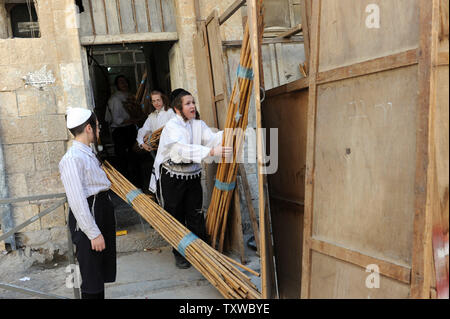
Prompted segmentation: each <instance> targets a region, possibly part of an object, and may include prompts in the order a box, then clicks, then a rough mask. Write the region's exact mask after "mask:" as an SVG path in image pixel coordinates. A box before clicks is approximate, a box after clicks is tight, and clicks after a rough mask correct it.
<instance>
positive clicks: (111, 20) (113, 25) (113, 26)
mask: <svg viewBox="0 0 450 319" xmlns="http://www.w3.org/2000/svg"><path fill="white" fill-rule="evenodd" d="M104 2H105V9H106V18H107V20H108V32H109V34H120V24H119V15H118V12H117V2H116V1H111V0H110V1H108V0H105V1H104Z"/></svg>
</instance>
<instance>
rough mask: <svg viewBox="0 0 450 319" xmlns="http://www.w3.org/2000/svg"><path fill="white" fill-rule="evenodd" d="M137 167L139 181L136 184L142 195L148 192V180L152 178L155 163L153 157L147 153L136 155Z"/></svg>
mask: <svg viewBox="0 0 450 319" xmlns="http://www.w3.org/2000/svg"><path fill="white" fill-rule="evenodd" d="M137 158H138V167H139V180H138V183H137V184H136V186H137V187H139V188H141V189H142V191H143V192H144V193H148V192H149V189H148V187H149V184H150V178H151V176H152V169H153V164H154V162H155V159H154V155H153V154H151V153H149V152H142V153H140V154H137Z"/></svg>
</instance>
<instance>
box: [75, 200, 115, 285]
mask: <svg viewBox="0 0 450 319" xmlns="http://www.w3.org/2000/svg"><path fill="white" fill-rule="evenodd" d="M94 197H95V206H94V216H95V223H96V224H97V226H98V228H99V229H100V232H101V233H102V235H103V238H104V239H105V246H106V248H105V250H103V251H101V252H97V251H94V250H92V246H91V241H90V239H89V238H88V237H87V236H86V234H85V233H83V232H82V231H81V230H80V229H78V230H76V219H75V217H74V215H73V213H72V211H71V210H70V211H69V229H70V233H71V235H72V241H73V243H74V244H75V245H76V253H75V255H76V257H77V260H78V264H79V265H80V273H81V287H80V288H81V292H82V293H85V294H99V293H101V292H102V291H103V290H104V289H105V283H107V282H114V281H115V280H116V269H117V265H116V219H115V216H114V206H113V204H112V202H111V200H110V196H109V191H106V192H101V193H99V194H97V195H95V196H91V197H89V198H88V204H89V208H90V209H91V208H92V205H93V204H94Z"/></svg>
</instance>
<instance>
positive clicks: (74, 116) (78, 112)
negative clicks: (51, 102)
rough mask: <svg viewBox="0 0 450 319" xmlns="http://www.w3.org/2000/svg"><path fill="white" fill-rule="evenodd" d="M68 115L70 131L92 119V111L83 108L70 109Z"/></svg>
mask: <svg viewBox="0 0 450 319" xmlns="http://www.w3.org/2000/svg"><path fill="white" fill-rule="evenodd" d="M66 114H67V128H68V129H69V130H70V129H72V128H74V127H77V126H80V125H81V124H83V123H84V122H86V121H87V120H88V119H89V118H90V117H91V115H92V111H91V110H88V109H83V108H81V107H69V108H67V112H66Z"/></svg>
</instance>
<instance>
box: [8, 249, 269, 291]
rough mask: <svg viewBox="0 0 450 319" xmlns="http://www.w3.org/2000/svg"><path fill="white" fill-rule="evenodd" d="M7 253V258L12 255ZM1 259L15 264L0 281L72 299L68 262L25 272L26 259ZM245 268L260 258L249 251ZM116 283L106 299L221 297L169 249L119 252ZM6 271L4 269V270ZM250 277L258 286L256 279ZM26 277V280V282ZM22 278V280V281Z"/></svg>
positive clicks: (15, 257)
mask: <svg viewBox="0 0 450 319" xmlns="http://www.w3.org/2000/svg"><path fill="white" fill-rule="evenodd" d="M11 254H12V253H10V254H9V255H11ZM19 255H20V254H19V253H17V256H12V255H11V256H8V255H6V256H0V267H1V266H2V264H1V260H2V259H4V258H9V264H10V265H11V264H13V265H14V262H15V263H16V266H15V267H14V270H10V271H6V272H5V271H3V272H0V282H3V283H9V284H13V285H16V286H20V287H25V288H29V289H33V290H37V291H42V292H46V293H51V294H56V295H58V296H64V297H68V298H73V297H74V295H73V289H70V288H67V287H66V280H68V276H69V272H68V271H69V269H67V266H68V262H67V261H62V262H55V263H50V264H38V265H33V266H31V267H29V268H27V269H23V268H26V267H22V269H21V266H20V265H24V264H26V259H27V257H26V256H24V254H23V253H22V254H21V256H19ZM247 258H248V259H249V261H250V262H249V263H248V264H247V266H249V267H250V268H252V269H254V270H256V271H258V272H259V258H258V257H257V256H256V255H255V254H254V252H253V251H251V250H249V251H248V255H247ZM117 266H118V269H117V280H116V282H115V283H111V284H107V285H106V290H105V296H106V298H114V299H130V298H132V299H146V298H148V299H222V298H223V297H222V295H221V294H220V293H219V292H218V291H217V290H216V289H215V288H214V287H213V286H212V285H211V284H210V283H209V282H208V281H207V280H206V279H205V278H204V277H203V276H202V275H201V274H200V273H199V272H198V271H197V270H196V269H195V268H194V267H191V268H189V269H178V268H176V267H175V263H174V259H173V255H172V252H171V248H170V247H162V248H160V249H152V250H151V251H139V252H131V253H119V254H118V259H117ZM3 270H5V269H3ZM246 274H247V275H249V277H250V278H252V281H253V282H254V283H255V284H256V285H257V286H258V287H260V281H259V278H257V277H254V276H251V275H250V274H248V273H246ZM28 278H29V280H27V279H28ZM21 279H22V280H21ZM12 298H13V299H15V298H35V297H32V296H28V295H24V294H22V293H18V292H11V291H6V290H3V289H0V299H12Z"/></svg>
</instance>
